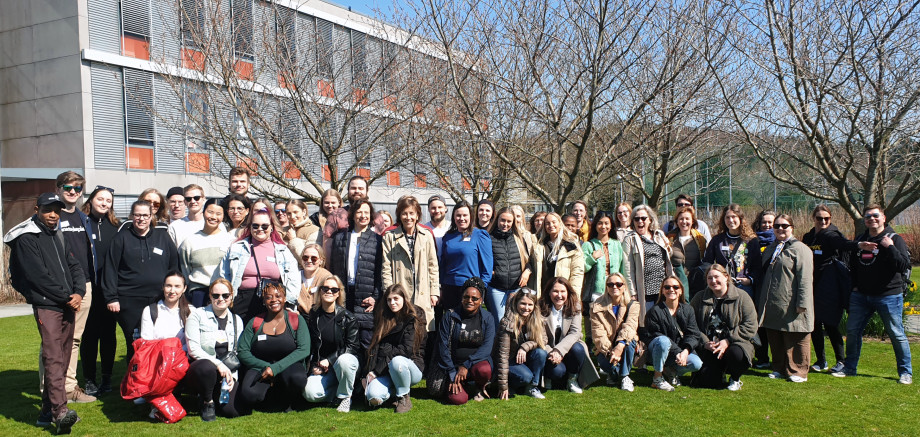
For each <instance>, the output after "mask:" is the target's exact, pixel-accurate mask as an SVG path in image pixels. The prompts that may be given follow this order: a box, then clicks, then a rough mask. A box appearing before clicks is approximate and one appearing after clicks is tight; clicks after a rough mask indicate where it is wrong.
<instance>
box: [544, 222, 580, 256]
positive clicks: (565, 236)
mask: <svg viewBox="0 0 920 437" xmlns="http://www.w3.org/2000/svg"><path fill="white" fill-rule="evenodd" d="M550 217H554V218H555V219H556V221H558V222H559V233H558V234H556V238H555V239H553V253H552V256H553V257H554V258H555V257H556V255H558V254H559V247H560V246H562V242H563V241H568V242H569V243H573V244H575V245H576V246H578V236H577V235H575V234H573V233H572V231H570V230H568V228H566V227H565V225H563V224H562V217H560V216H559V214H556V213H555V212H548V213H546V217H544V218H543V228H542V229H540V243H543V244H546V243H547V240H549V239H550V237H549V234H547V233H546V221H547V220H549V219H550Z"/></svg>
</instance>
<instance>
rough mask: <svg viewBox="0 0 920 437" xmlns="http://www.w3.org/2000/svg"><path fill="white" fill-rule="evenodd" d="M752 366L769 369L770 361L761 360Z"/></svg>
mask: <svg viewBox="0 0 920 437" xmlns="http://www.w3.org/2000/svg"><path fill="white" fill-rule="evenodd" d="M754 368H755V369H769V368H770V362H769V361H761V362H759V363H757V364H755V365H754Z"/></svg>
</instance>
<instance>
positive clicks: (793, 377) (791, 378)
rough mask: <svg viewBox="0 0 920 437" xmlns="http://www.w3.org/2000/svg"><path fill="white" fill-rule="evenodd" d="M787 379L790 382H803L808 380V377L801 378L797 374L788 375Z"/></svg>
mask: <svg viewBox="0 0 920 437" xmlns="http://www.w3.org/2000/svg"><path fill="white" fill-rule="evenodd" d="M789 381H791V382H805V381H808V378H803V377H801V376H798V375H789Z"/></svg>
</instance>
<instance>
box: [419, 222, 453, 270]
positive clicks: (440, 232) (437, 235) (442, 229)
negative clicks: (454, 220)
mask: <svg viewBox="0 0 920 437" xmlns="http://www.w3.org/2000/svg"><path fill="white" fill-rule="evenodd" d="M425 226H428V227H429V228H431V233H432V235H434V248H435V252H437V253H438V262H441V240H443V239H444V234H446V233H447V231H448V230H449V229H450V222H449V221H447V220H442V221H441V226H438V227H435V225H434V223H432V222H428V223H427V224H426V225H425Z"/></svg>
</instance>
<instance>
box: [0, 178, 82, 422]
mask: <svg viewBox="0 0 920 437" xmlns="http://www.w3.org/2000/svg"><path fill="white" fill-rule="evenodd" d="M63 208H64V202H63V201H62V200H61V197H60V196H59V195H57V194H55V193H44V194H42V195H40V196H38V200H37V202H36V205H35V215H33V216H32V217H31V218H30V219H28V220H26V221H24V222H22V223H20V224H19V225H17V226H16V227H14V228H13V229H11V230H10V232H9V233H7V234H6V235H5V236H4V237H3V242H4V243H6V244H7V245H9V246H10V249H11V252H10V279H11V280H12V284H13V288H15V289H16V290H18V291H19V292H20V293H22V295H23V296H25V298H26V301H27V302H29V303H30V304H31V305H32V314H33V315H34V317H35V322H36V325H37V326H38V333H39V334H41V345H42V347H41V364H42V367H44V369H45V378H44V381H43V385H44V389H43V390H42V408H41V412H40V413H39V416H38V421H37V423H36V424H37V425H44V426H47V425H50V424H52V423H53V424H54V425H55V427H56V428H57V433H58V434H67V433H69V432H70V428H71V427H72V426H73V425H74V424H75V423H77V421H78V420H80V418H79V417H78V416H77V413H76V412H75V411H73V410H71V409H68V408H67V390H66V388H65V384H66V381H65V380H66V378H67V366H68V364H69V362H70V358H71V352H72V350H73V337H74V319H75V315H76V312H77V311H79V310H80V308H81V306H82V305H81V304H82V301H83V295H84V294H85V293H86V278H85V277H84V276H83V268H82V267H81V266H80V263H79V262H78V261H77V259H76V257H74V256H73V250H72V248H71V247H70V246H69V244H68V241H67V239H64V238H60V235H59V234H58V224H59V221H60V214H61V210H62V209H63Z"/></svg>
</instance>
